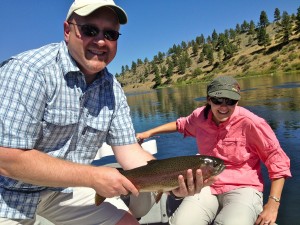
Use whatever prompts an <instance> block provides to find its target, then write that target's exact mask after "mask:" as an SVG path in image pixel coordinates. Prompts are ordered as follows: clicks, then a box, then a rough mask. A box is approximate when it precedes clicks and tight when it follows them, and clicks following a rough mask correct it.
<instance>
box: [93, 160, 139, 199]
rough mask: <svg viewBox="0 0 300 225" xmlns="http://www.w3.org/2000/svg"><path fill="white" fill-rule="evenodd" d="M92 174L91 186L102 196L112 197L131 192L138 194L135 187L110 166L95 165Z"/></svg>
mask: <svg viewBox="0 0 300 225" xmlns="http://www.w3.org/2000/svg"><path fill="white" fill-rule="evenodd" d="M94 170H95V172H94V174H93V178H92V179H93V181H92V183H93V188H94V190H95V191H96V192H97V194H99V195H101V196H103V197H107V198H110V197H114V196H119V195H128V194H130V193H132V194H133V195H135V196H138V194H139V192H138V190H137V189H136V187H135V186H134V185H133V184H132V183H131V182H130V181H129V180H128V179H127V178H126V177H125V176H123V175H122V174H121V173H120V172H119V171H118V170H117V169H115V168H111V167H105V166H101V167H95V169H94Z"/></svg>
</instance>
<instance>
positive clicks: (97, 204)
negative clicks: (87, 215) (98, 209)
mask: <svg viewBox="0 0 300 225" xmlns="http://www.w3.org/2000/svg"><path fill="white" fill-rule="evenodd" d="M105 199H106V198H105V197H102V196H100V195H98V194H96V195H95V205H96V206H99V205H100V204H101V203H102V202H104V200H105Z"/></svg>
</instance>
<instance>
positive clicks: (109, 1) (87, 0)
mask: <svg viewBox="0 0 300 225" xmlns="http://www.w3.org/2000/svg"><path fill="white" fill-rule="evenodd" d="M104 6H107V7H110V8H111V9H113V10H114V11H115V12H116V14H117V15H118V18H119V23H120V24H126V23H127V15H126V12H125V11H124V10H123V9H122V8H121V7H120V6H117V5H116V4H115V3H114V1H113V0H75V1H74V2H73V4H72V5H71V7H70V9H69V12H68V14H67V18H66V20H68V19H69V17H70V16H71V15H72V13H73V12H74V13H76V14H77V15H79V16H87V15H89V14H91V13H92V12H94V11H95V10H96V9H99V8H101V7H104Z"/></svg>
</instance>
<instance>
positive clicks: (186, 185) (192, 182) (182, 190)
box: [172, 169, 217, 197]
mask: <svg viewBox="0 0 300 225" xmlns="http://www.w3.org/2000/svg"><path fill="white" fill-rule="evenodd" d="M216 180H217V178H216V177H210V178H208V179H207V180H203V176H202V171H201V169H198V170H197V171H196V177H195V179H194V177H193V171H192V170H191V169H189V170H187V180H186V182H185V180H184V177H183V176H182V175H179V176H178V183H179V187H178V188H176V189H174V190H172V192H173V194H174V195H175V196H177V197H186V196H192V195H195V194H197V193H200V191H201V189H202V188H203V187H206V186H210V185H211V184H212V183H214V182H215V181H216Z"/></svg>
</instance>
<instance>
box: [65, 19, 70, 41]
mask: <svg viewBox="0 0 300 225" xmlns="http://www.w3.org/2000/svg"><path fill="white" fill-rule="evenodd" d="M69 35H70V24H69V23H68V22H67V21H65V22H64V37H65V41H66V42H67V43H68V41H69Z"/></svg>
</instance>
